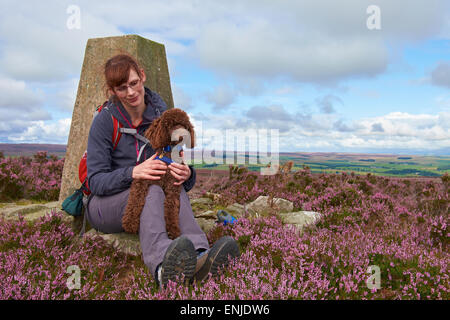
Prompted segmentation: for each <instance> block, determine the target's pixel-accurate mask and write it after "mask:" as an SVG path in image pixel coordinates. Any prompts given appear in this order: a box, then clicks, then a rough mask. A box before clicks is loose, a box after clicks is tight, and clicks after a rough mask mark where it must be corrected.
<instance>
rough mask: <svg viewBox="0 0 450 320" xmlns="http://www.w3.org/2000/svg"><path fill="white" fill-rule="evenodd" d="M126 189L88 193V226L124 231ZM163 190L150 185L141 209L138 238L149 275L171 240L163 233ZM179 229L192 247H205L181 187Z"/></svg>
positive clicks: (206, 244) (204, 240) (108, 231)
mask: <svg viewBox="0 0 450 320" xmlns="http://www.w3.org/2000/svg"><path fill="white" fill-rule="evenodd" d="M129 193H130V189H127V190H125V191H122V192H120V193H117V194H115V195H112V196H92V197H91V199H90V201H89V204H88V210H87V213H86V218H87V220H88V221H89V223H90V225H91V226H92V227H93V228H94V229H96V230H98V231H100V232H103V233H118V232H124V230H123V228H122V216H123V213H124V211H125V207H126V204H127V200H128V195H129ZM164 199H165V195H164V191H163V190H162V189H161V187H160V186H158V185H151V186H150V187H149V191H148V194H147V198H146V201H145V206H144V209H143V210H142V213H141V220H140V226H139V240H140V244H141V248H142V256H143V259H144V263H145V265H146V266H147V267H148V268H149V270H150V271H151V273H152V275H154V274H155V271H156V267H157V266H158V265H159V264H160V263H161V262H162V261H163V259H164V254H165V253H166V250H167V247H169V245H170V243H171V242H172V241H173V240H171V239H169V237H168V236H167V232H166V222H165V220H164ZM180 229H181V234H182V235H184V236H186V237H187V238H188V239H189V240H191V241H192V243H193V244H194V247H195V249H196V250H197V249H208V248H209V244H208V239H207V238H206V235H205V233H204V232H203V231H202V229H201V228H200V227H199V225H198V224H197V221H196V220H195V218H194V213H193V212H192V208H191V203H190V201H189V197H188V195H187V193H186V190H184V188H181V194H180Z"/></svg>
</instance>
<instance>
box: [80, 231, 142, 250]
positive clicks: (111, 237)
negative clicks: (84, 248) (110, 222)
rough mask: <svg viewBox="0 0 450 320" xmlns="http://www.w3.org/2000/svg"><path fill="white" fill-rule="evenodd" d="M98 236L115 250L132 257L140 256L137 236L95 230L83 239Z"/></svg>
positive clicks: (86, 234)
mask: <svg viewBox="0 0 450 320" xmlns="http://www.w3.org/2000/svg"><path fill="white" fill-rule="evenodd" d="M95 236H99V237H100V238H102V239H103V240H105V241H106V242H107V243H108V244H110V245H112V246H113V247H114V248H116V249H117V250H119V251H121V252H123V253H125V254H131V255H134V256H139V255H141V254H142V249H141V244H140V242H139V235H137V234H131V233H126V232H120V233H108V234H106V233H102V232H100V231H97V230H95V229H91V230H89V231H88V232H86V233H85V234H84V235H83V237H95Z"/></svg>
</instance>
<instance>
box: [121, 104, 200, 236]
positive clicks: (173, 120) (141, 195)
mask: <svg viewBox="0 0 450 320" xmlns="http://www.w3.org/2000/svg"><path fill="white" fill-rule="evenodd" d="M179 128H183V129H186V130H187V131H188V132H189V134H190V145H188V144H186V145H187V147H188V148H193V147H194V145H195V141H194V126H193V125H192V124H191V122H190V120H189V116H188V115H187V114H186V112H184V111H183V110H181V109H178V108H172V109H169V110H166V111H165V112H163V114H162V115H161V117H159V118H157V119H155V120H153V122H152V123H151V125H150V126H149V128H148V129H147V130H146V131H145V137H146V138H147V139H148V140H149V141H150V143H151V145H152V148H153V150H154V151H155V152H156V153H157V154H158V156H159V155H161V154H163V153H164V152H163V148H164V147H165V146H167V145H171V146H176V145H177V144H179V143H180V142H181V141H182V139H183V136H180V137H179V140H177V141H171V137H172V132H173V131H174V130H176V129H179ZM185 142H186V140H185ZM188 142H189V141H188ZM164 155H165V156H166V157H168V158H171V152H167V153H165V154H164ZM158 156H157V157H156V158H155V159H158ZM160 177H161V179H159V180H148V179H134V180H133V182H132V183H131V188H130V195H129V197H128V202H127V206H126V208H125V213H124V215H123V218H122V227H123V228H124V230H125V231H126V232H129V233H138V231H139V221H140V215H141V212H142V209H143V208H144V204H145V199H146V196H147V192H148V189H149V187H150V185H153V184H157V185H159V186H161V188H162V189H163V191H164V194H165V200H164V218H165V221H166V230H167V234H168V236H169V238H171V239H176V238H177V237H179V236H180V234H181V232H180V226H179V211H180V192H181V188H182V187H183V185H174V182H175V181H176V179H175V177H173V176H172V174H171V173H170V169H167V171H166V173H165V174H164V175H161V176H160Z"/></svg>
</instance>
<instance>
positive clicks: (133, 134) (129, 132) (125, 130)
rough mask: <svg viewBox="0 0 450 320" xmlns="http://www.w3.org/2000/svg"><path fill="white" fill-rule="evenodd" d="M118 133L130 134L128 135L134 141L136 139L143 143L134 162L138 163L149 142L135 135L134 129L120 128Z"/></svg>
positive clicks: (137, 134)
mask: <svg viewBox="0 0 450 320" xmlns="http://www.w3.org/2000/svg"><path fill="white" fill-rule="evenodd" d="M119 132H122V133H126V134H130V135H132V136H134V137H135V138H136V139H138V140H140V141H142V142H143V143H144V144H143V145H142V147H141V148H140V149H139V154H138V156H137V159H136V161H137V162H139V160H140V159H141V155H142V152H143V151H144V149H145V146H147V145H150V141H149V140H148V139H147V138H146V137H144V136H142V135H140V134H139V133H137V130H136V129H134V128H122V127H121V128H119Z"/></svg>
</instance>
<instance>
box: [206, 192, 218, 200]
mask: <svg viewBox="0 0 450 320" xmlns="http://www.w3.org/2000/svg"><path fill="white" fill-rule="evenodd" d="M205 195H206V196H207V197H208V198H210V199H212V200H213V201H217V200H219V199H221V198H222V195H221V194H219V193H212V192H206V194H205Z"/></svg>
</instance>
